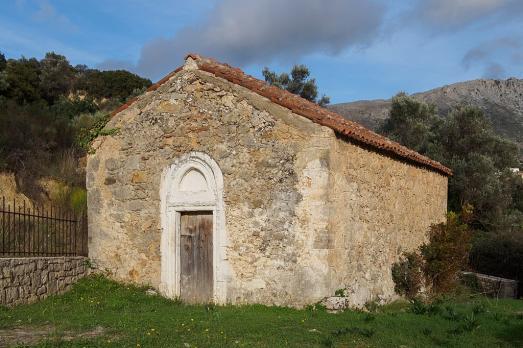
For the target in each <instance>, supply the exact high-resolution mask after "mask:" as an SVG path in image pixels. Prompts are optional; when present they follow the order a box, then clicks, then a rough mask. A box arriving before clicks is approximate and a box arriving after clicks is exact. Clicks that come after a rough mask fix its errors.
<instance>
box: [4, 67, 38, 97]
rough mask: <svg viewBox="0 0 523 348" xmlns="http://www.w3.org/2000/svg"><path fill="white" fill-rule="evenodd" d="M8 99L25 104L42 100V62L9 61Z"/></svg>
mask: <svg viewBox="0 0 523 348" xmlns="http://www.w3.org/2000/svg"><path fill="white" fill-rule="evenodd" d="M5 73H6V78H5V80H6V82H7V84H8V85H9V88H8V89H7V91H6V92H5V94H6V96H7V97H8V98H12V99H14V100H16V101H17V102H18V103H20V104H23V103H27V102H32V101H36V100H38V99H40V98H41V93H40V62H38V60H36V59H35V58H31V59H26V58H24V57H22V58H20V59H18V60H15V59H9V61H7V65H6V68H5Z"/></svg>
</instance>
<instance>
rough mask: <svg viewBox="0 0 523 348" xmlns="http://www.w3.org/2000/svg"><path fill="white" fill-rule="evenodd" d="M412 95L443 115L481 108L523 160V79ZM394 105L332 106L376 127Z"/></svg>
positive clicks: (475, 83) (461, 84) (358, 103)
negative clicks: (460, 108)
mask: <svg viewBox="0 0 523 348" xmlns="http://www.w3.org/2000/svg"><path fill="white" fill-rule="evenodd" d="M412 96H413V97H414V98H416V99H418V100H420V101H424V102H427V103H431V104H435V105H436V106H437V108H438V113H439V114H440V115H441V116H442V117H445V116H446V115H447V114H448V113H449V111H450V110H451V109H452V108H453V107H455V106H459V105H471V106H477V107H479V108H481V109H482V110H483V111H484V112H485V115H486V116H487V117H488V118H489V119H490V121H491V122H492V125H493V127H494V129H495V130H496V132H497V133H498V134H500V135H502V136H504V137H506V138H508V139H511V140H512V141H514V142H516V143H517V144H518V146H519V149H520V155H521V156H520V158H521V160H522V161H523V80H521V79H516V78H510V79H507V80H484V79H480V80H473V81H466V82H459V83H455V84H451V85H447V86H443V87H440V88H435V89H432V90H430V91H426V92H421V93H416V94H413V95H412ZM390 105H391V101H390V99H387V100H384V99H378V100H360V101H355V102H350V103H341V104H333V105H330V106H329V108H330V109H332V110H333V111H335V112H337V113H339V114H340V115H342V116H344V117H345V118H347V119H349V120H353V121H356V122H358V123H360V124H362V125H364V126H366V127H368V128H370V129H373V130H376V129H377V128H378V127H379V125H380V124H381V123H382V122H383V120H385V119H386V118H387V117H388V113H389V109H390Z"/></svg>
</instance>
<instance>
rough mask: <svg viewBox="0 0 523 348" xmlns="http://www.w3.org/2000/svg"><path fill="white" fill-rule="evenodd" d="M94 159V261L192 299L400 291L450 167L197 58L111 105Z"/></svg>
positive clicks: (362, 297)
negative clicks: (406, 263)
mask: <svg viewBox="0 0 523 348" xmlns="http://www.w3.org/2000/svg"><path fill="white" fill-rule="evenodd" d="M106 129H108V130H111V129H112V130H115V131H114V132H107V133H110V134H111V135H107V136H100V137H98V138H97V139H96V140H95V141H94V142H93V144H92V147H93V151H92V153H91V154H90V155H89V158H88V163H87V189H88V206H89V255H90V258H91V259H92V262H93V263H94V264H95V265H96V266H97V267H99V268H101V269H104V270H107V271H108V272H109V274H111V275H112V277H113V278H114V279H116V280H120V281H124V282H132V283H137V284H143V285H150V286H152V287H154V288H156V289H158V290H159V292H160V293H161V294H163V295H164V296H167V297H171V298H181V299H182V300H184V301H187V302H196V303H207V302H214V303H218V304H225V303H233V304H241V303H263V304H273V305H284V306H296V307H300V306H304V305H306V304H309V303H315V302H317V301H319V300H321V299H322V298H324V297H326V296H332V295H333V294H334V292H335V291H336V290H337V289H342V288H343V289H346V294H347V296H348V297H349V300H350V303H351V304H352V305H353V306H362V305H363V304H364V303H365V302H367V301H370V300H381V301H386V300H387V299H390V298H392V297H393V296H394V284H393V281H392V277H391V265H392V264H393V263H394V262H395V261H397V260H398V258H399V256H400V255H401V254H402V253H403V252H405V251H409V250H413V249H415V248H417V247H418V246H419V245H420V244H421V243H423V242H424V241H426V238H427V232H428V229H429V226H430V225H431V224H434V223H439V222H442V221H444V219H445V213H446V208H447V181H448V176H449V175H451V172H450V170H449V169H448V168H446V167H444V166H443V165H441V164H440V163H438V162H435V161H433V160H431V159H429V158H427V157H424V156H422V155H420V154H418V153H416V152H414V151H412V150H410V149H408V148H405V147H403V146H401V145H399V144H397V143H395V142H393V141H391V140H389V139H387V138H385V137H383V136H380V135H378V134H376V133H374V132H372V131H370V130H368V129H366V128H364V127H362V126H360V125H358V124H356V123H354V122H351V121H348V120H346V119H344V118H342V117H341V116H339V115H338V114H336V113H334V112H332V111H329V110H327V109H324V108H321V107H319V106H318V105H316V104H314V103H311V102H308V101H306V100H304V99H302V98H300V97H298V96H296V95H293V94H291V93H289V92H286V91H283V90H281V89H279V88H276V87H273V86H268V85H267V84H265V83H264V82H262V81H260V80H257V79H255V78H253V77H251V76H248V75H246V74H244V73H243V72H242V71H241V70H240V69H237V68H233V67H231V66H229V65H226V64H221V63H218V62H216V61H214V60H211V59H207V58H203V57H200V56H198V55H192V54H191V55H188V56H187V58H186V60H185V63H184V65H183V66H182V67H180V68H178V69H176V70H175V71H173V72H172V73H170V74H169V75H168V76H166V77H165V78H163V79H162V80H161V81H159V82H158V83H157V84H155V85H153V86H152V87H151V88H150V89H149V90H148V91H147V92H146V93H145V94H143V95H141V96H139V97H138V98H136V99H135V100H132V101H131V102H129V103H127V104H126V105H124V106H122V107H121V108H120V109H118V110H116V112H114V113H113V115H112V118H111V119H110V121H109V123H108V124H107V126H106Z"/></svg>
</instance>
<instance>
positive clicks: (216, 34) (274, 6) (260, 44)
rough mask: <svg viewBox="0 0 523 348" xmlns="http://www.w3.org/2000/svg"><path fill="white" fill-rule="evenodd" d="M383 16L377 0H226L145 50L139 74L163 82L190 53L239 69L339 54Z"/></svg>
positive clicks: (361, 41)
mask: <svg viewBox="0 0 523 348" xmlns="http://www.w3.org/2000/svg"><path fill="white" fill-rule="evenodd" d="M384 14H385V8H384V6H383V5H381V4H380V3H379V2H377V1H376V0H368V1H360V0H331V1H328V2H327V1H325V0H301V1H299V2H298V1H294V0H264V1H260V0H223V1H221V2H219V3H218V4H217V5H216V6H215V7H214V8H213V9H212V10H211V11H210V13H208V15H207V16H206V19H205V20H203V21H202V22H200V23H199V24H198V25H193V26H189V27H186V28H184V29H182V30H180V31H177V32H176V34H175V35H174V36H173V37H168V38H157V39H155V40H152V41H150V42H149V43H147V44H145V45H144V47H143V48H142V52H141V56H140V59H139V61H138V64H137V67H136V71H138V72H139V73H141V74H143V75H146V76H151V77H159V76H161V75H162V74H164V73H166V72H168V71H169V70H171V69H172V68H173V67H174V66H176V65H178V64H179V63H180V62H181V58H182V57H183V56H184V55H185V54H186V53H188V52H196V53H200V54H203V55H208V56H211V57H215V58H217V59H220V60H223V61H226V62H228V63H230V64H234V65H240V66H244V65H248V64H252V63H264V64H268V63H270V62H271V61H272V60H275V59H280V60H282V59H283V60H285V59H289V58H297V57H301V56H304V55H307V54H310V53H315V52H328V53H332V54H337V53H339V52H341V51H342V50H344V49H346V48H348V47H354V46H365V45H368V44H370V43H371V42H372V40H373V39H374V38H375V37H376V36H377V34H378V32H379V29H380V27H381V24H382V21H383V17H384ZM101 65H102V66H103V65H104V63H102V64H101Z"/></svg>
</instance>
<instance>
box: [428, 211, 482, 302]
mask: <svg viewBox="0 0 523 348" xmlns="http://www.w3.org/2000/svg"><path fill="white" fill-rule="evenodd" d="M468 214H469V210H468V209H465V210H464V212H463V213H462V214H461V216H463V217H464V219H465V220H466V217H467V216H468ZM471 239H472V232H471V230H470V228H469V226H468V225H467V224H465V223H464V222H463V221H462V219H461V218H460V214H455V213H452V212H450V213H449V214H448V215H447V222H446V223H441V224H437V225H433V226H431V228H430V231H429V242H428V243H426V244H424V245H422V246H421V248H420V251H421V255H422V256H423V260H424V267H423V273H424V275H425V279H426V281H427V282H428V285H429V286H430V287H431V290H432V291H433V292H434V293H443V292H447V291H449V290H451V289H453V288H454V287H455V286H456V284H457V280H458V272H459V271H461V270H463V269H465V268H466V267H467V265H468V257H469V252H470V248H471Z"/></svg>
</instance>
